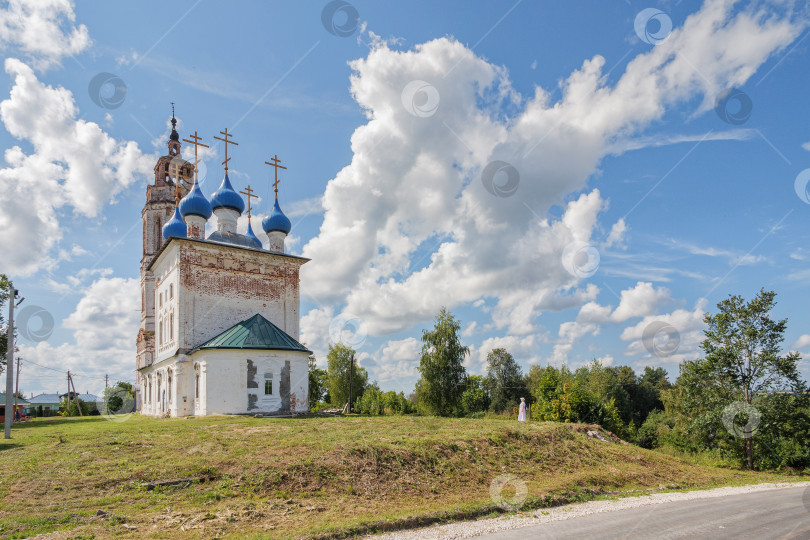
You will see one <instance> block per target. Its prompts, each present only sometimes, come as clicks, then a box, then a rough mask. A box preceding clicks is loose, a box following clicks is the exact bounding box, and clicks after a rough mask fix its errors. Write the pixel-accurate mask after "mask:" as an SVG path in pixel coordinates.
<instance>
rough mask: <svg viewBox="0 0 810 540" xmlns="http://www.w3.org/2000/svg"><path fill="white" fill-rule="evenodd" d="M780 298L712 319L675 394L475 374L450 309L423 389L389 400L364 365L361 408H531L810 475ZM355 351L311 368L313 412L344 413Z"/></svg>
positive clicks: (487, 411)
mask: <svg viewBox="0 0 810 540" xmlns="http://www.w3.org/2000/svg"><path fill="white" fill-rule="evenodd" d="M775 296H776V294H775V293H774V292H772V291H765V290H762V291H760V292H759V294H757V296H756V297H755V298H754V299H752V300H751V301H748V302H746V301H745V300H744V299H743V298H742V297H740V296H730V297H729V298H728V299H726V300H723V301H721V302H720V303H719V304H718V305H717V308H718V311H717V313H714V314H712V313H707V314H706V315H705V323H706V330H705V331H704V338H705V339H704V340H703V342H702V343H701V350H702V355H701V357H699V358H696V359H694V360H689V361H685V362H683V363H681V364H680V366H679V374H678V376H677V378H676V380H675V382H674V383H671V382H670V381H669V379H668V374H667V372H666V370H664V369H663V368H661V367H645V368H644V370H643V372H640V373H636V372H635V371H634V370H633V369H632V368H631V367H630V366H626V365H625V366H605V365H602V364H601V363H599V362H598V361H596V360H594V361H593V362H591V363H590V364H588V365H585V366H582V367H579V368H577V369H574V370H572V369H570V368H568V367H567V366H565V365H563V366H561V367H554V366H545V367H543V366H538V365H534V366H531V368H530V369H529V371H528V373H523V371H522V368H521V366H520V364H518V363H517V362H516V361H515V359H514V357H513V356H512V355H511V354H510V353H509V352H508V351H507V350H506V349H503V348H496V349H493V350H491V351H490V352H489V353H488V355H487V358H486V374H485V375H470V374H468V373H467V371H466V368H465V366H464V361H465V358H466V357H467V355H468V354H469V348H468V347H466V346H465V345H463V343H462V342H461V338H460V329H461V325H460V323H459V321H458V320H457V319H456V318H455V317H454V316H453V315H452V314H451V313H450V312H449V311H448V310H446V309H442V310H441V311H440V312H439V314H438V315H437V316H436V318H435V321H434V325H433V327H432V328H430V329H427V330H424V331H423V333H422V350H421V355H420V359H419V367H418V370H419V374H420V378H419V380H418V381H417V383H416V387H415V389H414V392H413V393H412V394H411V395H410V396H408V397H406V396H405V395H404V393H403V392H399V393H397V392H394V391H389V392H382V391H381V390H380V388H379V386H378V385H377V383H376V382H372V383H369V380H368V373H367V372H366V370H365V369H363V368H362V367H360V366H357V365H355V369H354V381H353V388H354V399H353V401H354V409H355V411H356V412H359V413H361V414H372V415H380V414H414V413H415V414H423V415H436V416H454V417H472V418H482V417H485V416H488V417H498V416H502V417H512V418H514V417H516V414H517V413H516V411H517V406H518V404H519V401H520V398H521V397H523V398H525V399H526V401H527V403H528V404H529V405H530V412H531V415H530V416H531V418H532V419H533V420H540V421H555V422H575V423H587V424H598V425H600V426H601V427H603V428H604V429H607V430H609V431H612V432H614V433H615V434H616V435H618V436H619V437H621V438H623V439H624V440H626V441H629V442H632V443H634V444H637V445H639V446H642V447H645V448H650V449H654V448H658V449H664V450H666V451H670V452H690V453H700V452H703V453H708V454H710V455H712V456H716V457H717V459H718V460H725V461H729V462H735V463H738V464H740V465H742V466H744V467H746V468H750V469H774V468H794V469H804V468H807V467H810V393H808V387H807V384H806V382H805V381H803V380H802V378H801V376H800V374H799V371H798V363H799V362H800V360H801V358H800V356H799V354H798V353H795V352H790V353H787V354H782V352H781V349H782V342H783V341H784V333H785V331H786V329H787V320H786V319H774V318H773V316H772V311H773V309H774V307H775V305H776V302H775ZM352 354H354V351H353V350H352V349H351V348H350V347H347V346H345V345H343V344H336V345H332V346H330V348H329V353H328V355H327V357H328V365H327V369H318V368H317V367H316V366H315V361H314V358H311V359H310V403H312V404H313V405H315V404H319V405H317V406H314V407H313V409H317V408H323V407H325V406H327V404H332V405H334V406H338V407H342V406H343V405H344V404H345V403H346V402H347V401H348V397H349V396H348V392H349V371H350V369H349V364H350V359H351V356H352Z"/></svg>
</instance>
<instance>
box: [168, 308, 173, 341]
mask: <svg viewBox="0 0 810 540" xmlns="http://www.w3.org/2000/svg"><path fill="white" fill-rule="evenodd" d="M169 341H174V313H169Z"/></svg>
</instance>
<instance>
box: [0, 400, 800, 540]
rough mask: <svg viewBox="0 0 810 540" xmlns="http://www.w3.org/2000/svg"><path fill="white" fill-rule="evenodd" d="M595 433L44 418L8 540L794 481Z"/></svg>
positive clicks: (6, 466)
mask: <svg viewBox="0 0 810 540" xmlns="http://www.w3.org/2000/svg"><path fill="white" fill-rule="evenodd" d="M594 429H598V428H597V427H596V426H579V425H562V424H554V423H538V422H534V423H527V424H517V423H516V422H510V421H502V420H469V419H440V418H419V417H385V418H361V417H354V418H342V417H329V418H312V417H310V418H298V419H257V418H248V417H219V418H196V419H191V420H185V419H148V418H141V417H138V416H134V417H132V418H130V419H129V420H127V421H125V422H109V421H105V420H103V419H98V418H91V419H55V420H38V421H34V422H31V423H29V424H26V425H24V426H22V427H20V428H17V429H15V430H14V432H13V436H14V438H13V439H12V440H11V441H6V442H3V443H0V456H2V457H3V459H2V460H0V497H2V504H0V536H2V537H4V538H24V537H27V536H31V535H34V534H38V533H48V532H54V531H63V532H65V535H66V537H82V538H90V537H96V538H106V537H111V536H125V537H126V536H130V537H133V538H135V537H138V538H142V537H155V538H158V537H167V536H171V537H173V538H174V537H181V538H208V537H211V536H220V537H223V536H224V537H227V536H238V537H245V536H247V537H256V538H262V537H270V536H272V537H274V538H275V537H311V536H344V535H347V534H352V533H359V532H364V531H367V530H369V529H371V530H382V529H387V528H392V527H396V526H401V525H416V524H424V523H428V522H431V521H435V520H442V519H454V518H464V517H472V516H477V515H481V514H483V513H488V512H493V511H497V508H496V507H495V506H494V505H493V502H492V500H491V499H490V493H489V488H490V484H491V482H492V481H493V480H494V479H495V478H497V477H498V476H499V475H503V474H511V475H514V477H516V478H518V479H519V480H520V481H522V482H525V484H526V486H527V488H528V498H527V500H526V506H525V508H534V507H539V506H544V505H550V504H557V503H560V502H565V501H570V500H578V499H585V498H590V497H593V496H594V495H596V494H600V493H620V492H631V491H634V490H645V489H649V488H659V487H660V486H669V487H673V486H674V487H678V488H696V487H715V486H718V485H727V484H743V483H753V482H764V481H780V480H784V479H785V477H783V476H778V475H773V474H762V473H746V472H741V471H735V470H729V469H719V468H712V467H705V466H697V465H693V464H690V463H687V462H686V461H684V460H681V459H678V458H676V457H672V456H668V455H663V454H659V453H656V452H652V451H648V450H643V449H640V448H637V447H634V446H631V445H627V444H624V443H622V442H621V441H617V442H604V441H600V440H598V439H595V438H592V437H588V436H587V434H586V433H587V431H592V430H594ZM602 433H603V434H604V436H606V437H607V438H611V434H609V433H605V432H602ZM176 480H181V482H178V483H173V484H171V485H156V484H160V483H165V482H167V481H176ZM511 494H512V493H511V492H508V493H507V492H504V495H505V496H507V497H509V496H511ZM99 510H101V511H103V512H106V514H103V515H97V513H98V511H99ZM132 527H135V528H134V529H132Z"/></svg>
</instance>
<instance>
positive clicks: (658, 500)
mask: <svg viewBox="0 0 810 540" xmlns="http://www.w3.org/2000/svg"><path fill="white" fill-rule="evenodd" d="M785 488H804V489H803V490H802V491H803V495H804V496H803V504H804V506H805V508H804V509H803V510H800V511H799V514H800V515H801V516H806V517H807V519H808V521H810V482H795V483H781V484H755V485H749V486H740V487H724V488H717V489H711V490H702V491H688V492H672V493H657V494H654V495H643V496H640V497H628V498H624V499H619V500H613V501H610V500H600V501H590V502H586V503H578V504H570V505H566V506H560V507H557V508H546V509H540V510H535V511H533V512H531V513H526V514H517V515H514V514H513V515H508V516H501V517H497V518H487V519H479V520H476V521H464V522H456V523H448V524H445V525H434V526H432V527H426V528H422V529H411V530H407V531H401V532H396V533H389V534H385V535H380V536H373V537H371V536H369V537H366V538H375V539H378V540H379V539H381V538H382V539H389V540H431V539H447V538H474V537H477V536H482V535H493V534H494V533H500V532H503V531H511V530H514V529H521V528H524V527H532V526H537V525H541V524H543V523H550V522H555V521H562V520H568V519H571V518H576V517H582V516H589V515H593V514H600V513H605V512H615V511H619V510H627V509H632V508H641V507H645V506H651V505H658V504H666V503H673V502H681V501H694V500H699V499H715V498H718V497H729V496H733V495H741V494H746V493H756V492H762V491H767V490H774V489H785ZM687 521H688V518H687ZM721 528H722V527H721ZM530 531H531V534H530ZM515 532H516V533H517V532H524V531H515ZM525 533H526V534H527V535H529V536H531V537H537V530H536V529H530V530H529V529H527V530H526V531H525ZM500 536H503V537H504V538H518V537H519V535H518V534H514V535H494V536H493V537H500ZM522 536H523V537H526V536H525V535H522Z"/></svg>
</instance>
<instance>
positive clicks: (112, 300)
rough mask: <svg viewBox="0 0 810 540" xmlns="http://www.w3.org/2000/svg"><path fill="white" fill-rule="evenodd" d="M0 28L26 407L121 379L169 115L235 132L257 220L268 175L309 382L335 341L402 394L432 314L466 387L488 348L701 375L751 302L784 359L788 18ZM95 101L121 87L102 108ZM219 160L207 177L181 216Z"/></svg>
mask: <svg viewBox="0 0 810 540" xmlns="http://www.w3.org/2000/svg"><path fill="white" fill-rule="evenodd" d="M3 10H4V11H3V13H2V15H0V42H2V45H3V52H4V57H5V63H4V70H3V72H2V73H0V77H2V78H3V82H4V88H5V90H2V91H0V101H2V104H0V120H2V123H3V129H0V144H2V147H3V149H4V151H5V154H4V163H2V165H0V224H2V225H3V227H4V228H5V230H6V232H5V233H4V234H3V236H2V238H0V250H1V252H2V254H3V256H2V262H0V271H2V272H5V273H7V274H9V275H10V276H11V277H12V278H13V279H14V281H15V284H16V286H17V288H19V289H20V290H21V291H22V294H23V296H25V298H26V300H25V303H24V304H23V305H22V306H21V308H22V307H26V306H41V307H42V308H43V310H44V312H45V313H44V314H43V316H44V317H45V324H46V325H47V323H48V317H49V315H50V317H52V318H53V322H54V324H53V326H54V328H53V332H52V333H49V332H48V331H47V330H48V329H47V328H45V329H42V330H43V331H42V332H41V333H39V334H38V331H40V328H39V327H40V326H41V325H42V317H41V316H37V315H33V313H34V310H29V311H28V312H27V314H26V325H27V326H26V328H25V332H23V336H22V337H21V345H22V357H23V359H24V360H23V372H22V379H21V388H22V389H23V390H24V391H25V392H26V393H30V392H39V391H55V390H57V389H62V387H63V386H64V382H63V380H64V371H65V370H67V369H70V370H71V371H73V372H74V373H76V374H77V376H76V382H77V386H78V387H79V388H78V389H79V390H80V391H85V390H89V391H91V392H92V391H98V390H99V389H100V388H102V387H103V377H104V375H105V374H109V375H110V377H111V378H112V379H126V380H134V371H133V369H134V345H135V337H136V334H137V329H138V308H139V298H138V294H139V293H138V275H139V260H140V254H141V238H140V230H141V229H140V211H141V208H142V207H143V202H144V193H145V186H146V183H147V182H149V181H150V180H151V177H152V172H151V169H152V167H153V165H154V162H155V160H156V158H157V157H158V156H159V155H162V154H165V153H166V152H165V150H166V140H167V138H168V130H169V124H168V119H169V116H170V113H171V108H170V104H169V103H170V102H172V101H173V102H175V103H176V113H177V117H178V119H179V120H180V126H179V131H180V133H181V135H182V136H183V137H187V136H188V135H189V134H190V133H191V132H193V131H194V130H197V131H198V132H199V133H200V135H201V136H202V137H203V138H204V140H205V142H207V143H212V142H214V141H213V140H212V137H213V135H215V134H218V132H219V131H220V130H222V129H224V128H225V127H228V129H229V131H230V132H232V133H233V134H234V137H235V140H236V141H237V142H239V146H238V148H237V149H236V150H234V151H233V152H232V154H231V156H232V158H233V159H232V161H231V178H232V180H233V181H234V183H235V184H236V187H237V188H238V189H244V187H245V186H246V185H247V184H248V183H249V184H250V185H251V186H252V187H253V188H254V189H255V190H256V191H257V193H259V194H260V195H261V196H262V197H263V199H262V200H261V201H260V202H259V204H258V210H257V213H258V214H259V215H261V214H266V213H267V212H268V211H269V208H270V207H269V205H270V204H271V203H272V191H271V190H272V187H271V185H270V181H269V179H270V178H271V172H272V170H271V169H270V168H269V167H267V166H266V165H264V164H263V162H264V161H266V160H268V159H269V157H271V156H272V155H274V154H277V155H278V156H279V157H280V158H281V159H282V160H283V162H284V163H285V164H286V165H287V167H288V170H287V171H285V172H284V174H283V175H282V183H281V186H280V201H281V204H282V208H283V209H284V210H285V212H286V213H287V214H288V215H289V216H290V217H291V219H292V222H293V231H292V235H291V237H290V239H289V243H288V246H289V249H290V250H291V251H292V252H293V253H295V254H302V255H304V256H307V257H311V258H312V261H311V262H310V263H308V264H307V265H306V266H305V267H304V272H303V273H302V290H303V293H304V297H303V302H302V314H303V319H302V341H305V342H306V343H307V344H308V345H309V346H310V347H311V348H313V349H314V350H315V351H316V352H317V354H318V357H319V360H320V361H321V362H323V360H324V353H325V351H326V348H327V347H328V344H329V343H330V342H334V341H335V340H336V339H342V340H343V341H348V342H349V343H351V344H354V345H356V347H357V349H358V352H359V358H360V362H361V364H362V365H365V366H366V367H367V369H368V370H369V371H370V374H371V378H372V379H376V380H378V381H379V382H380V384H381V386H382V387H383V388H384V389H395V390H398V391H399V390H402V391H405V392H406V393H408V392H410V391H411V389H412V388H413V384H414V382H415V381H416V377H417V372H416V370H415V368H416V366H417V365H418V357H419V345H420V343H419V337H420V336H421V331H422V329H424V328H428V327H429V326H430V325H431V320H432V318H433V316H434V315H435V314H436V312H437V311H438V309H439V308H440V307H441V306H447V307H448V308H450V309H451V310H452V312H453V313H454V314H455V315H456V316H457V317H458V318H459V319H460V321H461V322H462V328H463V332H464V341H465V343H466V344H468V345H470V347H471V355H470V357H469V358H468V360H467V366H468V369H469V371H470V372H471V373H480V372H481V371H482V370H483V369H484V366H485V363H484V359H485V357H486V353H487V352H488V351H489V350H491V349H492V348H493V347H498V346H503V347H506V348H507V349H508V350H509V351H510V352H512V353H513V354H514V355H515V357H516V358H518V359H519V360H520V362H521V363H522V365H523V366H524V369H525V370H528V369H529V367H530V365H532V364H536V363H540V364H541V365H545V364H546V363H552V364H555V365H559V364H561V363H563V362H565V363H568V364H569V365H570V366H572V367H576V366H578V365H582V364H583V363H586V362H588V361H590V360H592V359H594V358H600V359H601V360H602V361H603V362H604V363H612V364H613V365H623V364H627V365H630V366H632V367H634V368H636V369H640V368H642V367H643V366H645V365H656V366H658V365H660V366H663V367H665V368H666V369H667V370H668V372H669V373H670V378H672V379H674V377H675V376H676V375H677V365H678V362H679V361H682V360H683V359H688V358H694V357H696V356H697V355H698V354H699V348H698V344H699V342H700V337H701V330H702V323H701V319H702V313H703V312H704V311H706V310H709V311H711V310H713V309H715V306H716V304H717V302H719V301H720V300H722V299H723V298H725V297H727V296H728V295H729V294H740V295H743V296H744V297H746V298H751V297H752V296H753V295H754V294H756V292H757V291H758V290H759V289H760V288H762V287H764V288H766V289H773V290H775V291H776V292H777V293H778V297H777V300H778V302H779V304H778V306H777V308H776V312H775V313H774V315H775V316H776V317H780V318H784V317H787V318H788V319H789V330H788V332H787V335H786V340H785V349H786V350H799V351H801V352H803V354H804V356H807V354H810V328H808V322H810V321H809V319H808V313H807V309H806V305H807V296H808V295H807V293H808V280H810V270H809V269H808V265H809V264H810V245H809V244H810V242H808V240H810V232H809V231H810V229H809V228H808V216H810V204H808V202H807V194H806V192H804V193H803V192H802V190H801V189H799V190H798V191H797V186H796V184H797V182H796V178H797V176H798V177H800V178H804V177H801V176H800V174H801V173H802V171H804V170H805V169H808V168H810V152H809V151H808V150H810V104H808V101H807V99H806V95H807V92H806V89H807V87H808V83H810V80H809V79H810V77H808V75H807V69H806V66H807V65H808V64H807V62H808V47H810V45H808V44H810V40H807V41H805V37H806V36H807V33H808V30H807V26H808V20H810V19H809V18H808V12H807V8H805V7H795V6H792V5H791V3H787V2H778V3H733V2H720V1H709V2H706V3H702V2H687V1H681V2H649V3H640V2H635V1H627V2H614V3H611V5H605V3H604V2H579V3H578V4H576V5H571V4H566V3H562V2H528V1H524V2H516V3H513V2H475V1H473V2H470V1H464V2H442V3H435V2H408V3H398V2H387V1H374V2H362V1H354V2H351V3H334V2H331V3H328V2H239V3H235V4H229V5H228V6H227V7H226V6H225V5H221V4H219V3H215V2H213V1H208V0H201V1H199V2H196V3H195V2H187V3H182V4H181V3H169V4H166V3H165V2H141V3H138V5H137V6H135V5H130V4H120V3H110V2H107V3H97V2H84V3H77V4H72V3H70V2H68V1H57V0H54V1H52V2H11V3H10V4H8V5H5V6H3ZM330 10H331V11H333V12H334V18H331V19H330V18H329V17H328V13H329V12H330ZM644 10H648V11H644ZM649 10H652V11H649ZM324 12H326V13H327V17H326V20H327V21H330V20H331V21H334V24H335V25H336V26H335V27H332V26H330V25H327V24H325V23H324V17H323V14H324ZM347 13H348V14H353V13H357V17H358V19H357V20H356V21H354V20H353V19H352V18H350V19H349V20H347V19H346V14H347ZM645 21H646V24H645ZM662 23H663V24H662ZM669 23H671V28H672V29H671V31H668V28H669ZM327 26H329V28H327ZM341 27H345V28H346V31H345V32H341V31H340V28H341ZM636 27H639V28H640V29H641V30H639V32H638V33H637V31H636ZM336 28H337V30H336ZM330 30H331V32H330ZM645 31H646V33H645ZM341 33H345V34H348V35H345V36H341V35H338V34H341ZM105 73H107V74H110V75H99V74H105ZM97 77H100V79H99V78H97ZM111 77H114V79H113V78H111ZM94 78H96V79H95V80H97V81H98V80H104V79H106V80H108V81H109V80H113V81H114V80H116V79H117V80H120V81H121V82H119V83H117V84H118V86H119V89H120V90H119V92H118V94H117V95H116V94H115V91H114V87H113V86H111V85H109V84H108V85H106V86H103V87H102V88H101V90H100V91H94V90H93V87H92V81H93V80H94ZM124 86H125V90H124V89H123V87H124ZM731 90H733V91H734V92H735V93H734V94H731V95H732V96H734V95H736V96H737V97H736V98H734V97H732V98H731V99H727V100H726V101H725V102H724V101H723V96H728V95H729V94H728V93H727V92H729V91H731ZM105 100H106V101H105ZM718 103H719V105H718ZM188 151H189V148H188V145H186V146H185V147H184V154H185V156H186V157H188V156H189V154H188ZM221 154H222V148H221V147H217V146H215V145H212V150H211V152H210V154H208V155H206V159H205V165H206V175H205V181H204V182H203V186H202V187H203V191H204V192H205V193H206V194H210V193H211V192H213V191H214V190H215V189H216V187H217V186H218V184H219V181H220V179H221V175H222V171H221V167H220V166H219V165H218V163H219V161H221V159H222V157H221ZM496 161H497V162H501V165H500V166H498V165H497V164H496V165H495V166H493V167H494V168H487V165H489V164H491V163H493V162H496ZM492 170H497V171H500V172H498V173H497V174H495V175H494V176H491V175H490V173H491V171H492ZM508 174H513V175H514V176H513V177H512V178H513V179H514V185H513V186H512V187H515V189H514V192H512V191H510V189H509V184H508V181H507V179H508V178H509V177H508ZM487 180H489V182H488V183H487ZM798 184H800V186H799V187H802V186H804V188H805V190H806V182H804V181H803V180H800V181H799V182H798ZM487 188H489V191H488V190H487ZM802 196H803V197H804V199H803V198H802ZM242 227H244V223H243V224H242ZM597 257H598V258H597ZM656 330H658V336H657V338H656V337H655V331H656ZM645 331H646V333H645ZM668 336H671V337H672V339H673V340H674V341H670V342H668V341H667V339H668ZM802 371H803V373H804V374H805V376H808V375H810V365H809V364H808V362H807V361H806V360H804V361H803V363H802Z"/></svg>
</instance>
